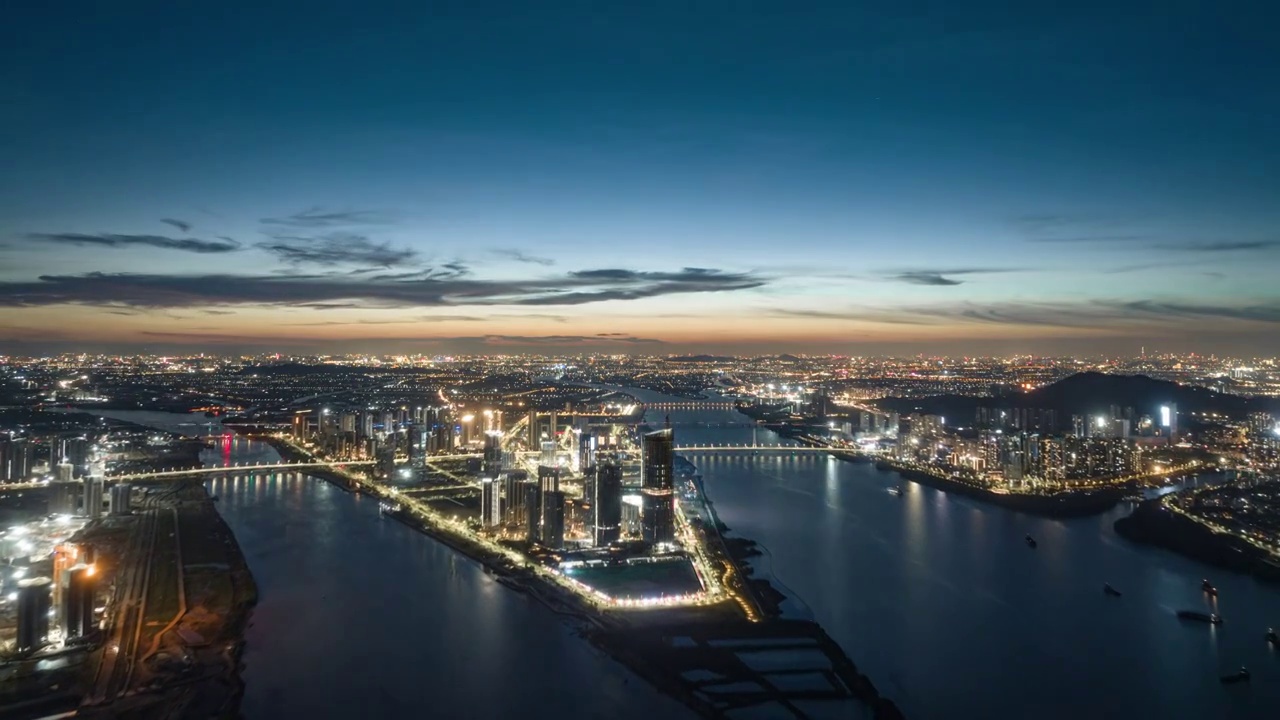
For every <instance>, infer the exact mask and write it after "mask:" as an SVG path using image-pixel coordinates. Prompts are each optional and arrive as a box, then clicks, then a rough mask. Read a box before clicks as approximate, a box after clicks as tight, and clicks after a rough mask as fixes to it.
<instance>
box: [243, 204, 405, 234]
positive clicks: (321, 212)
mask: <svg viewBox="0 0 1280 720" xmlns="http://www.w3.org/2000/svg"><path fill="white" fill-rule="evenodd" d="M260 222H261V223H262V224H263V225H276V226H281V227H290V228H312V229H315V228H335V227H351V226H354V225H391V224H393V223H394V222H395V219H394V218H392V217H391V216H390V215H388V214H387V213H382V212H378V211H376V210H346V211H326V210H325V209H324V208H320V207H313V208H310V209H308V210H303V211H302V212H299V213H294V214H293V215H285V216H283V217H266V218H262V219H261V220H260Z"/></svg>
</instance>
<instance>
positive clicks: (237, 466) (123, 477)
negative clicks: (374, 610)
mask: <svg viewBox="0 0 1280 720" xmlns="http://www.w3.org/2000/svg"><path fill="white" fill-rule="evenodd" d="M476 457H480V455H479V454H478V453H466V454H462V455H431V456H428V457H427V458H426V461H425V463H426V464H427V465H431V464H432V463H436V462H442V461H445V460H468V459H471V458H476ZM375 463H377V460H328V461H322V460H314V461H308V462H302V461H299V462H278V463H233V464H231V465H208V466H205V467H195V468H179V469H173V470H152V471H148V472H136V473H123V474H120V475H109V476H107V477H105V478H103V479H104V480H109V481H112V482H126V481H130V480H162V479H165V478H176V477H187V476H192V475H216V474H221V473H234V472H243V473H255V472H268V471H292V470H307V469H311V468H336V469H339V470H341V469H343V468H348V467H359V466H368V465H373V464H375ZM5 487H7V486H5Z"/></svg>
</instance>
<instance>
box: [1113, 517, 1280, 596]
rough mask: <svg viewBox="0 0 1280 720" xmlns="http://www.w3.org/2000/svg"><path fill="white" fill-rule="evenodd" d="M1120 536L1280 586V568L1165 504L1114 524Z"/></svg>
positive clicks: (1232, 538) (1243, 542) (1260, 552)
mask: <svg viewBox="0 0 1280 720" xmlns="http://www.w3.org/2000/svg"><path fill="white" fill-rule="evenodd" d="M1114 528H1115V531H1116V533H1117V534H1118V535H1120V536H1121V537H1123V538H1125V539H1126V540H1130V541H1132V542H1136V543H1141V544H1144V545H1153V546H1156V547H1161V548H1164V549H1166V550H1171V551H1173V552H1175V553H1178V554H1180V555H1183V556H1186V557H1189V558H1191V559H1193V560H1198V561H1200V562H1203V563H1207V564H1209V565H1214V566H1216V567H1221V568H1225V569H1228V570H1232V571H1235V572H1238V573H1242V574H1246V575H1250V576H1253V577H1255V578H1258V579H1259V580H1264V581H1266V582H1271V583H1280V565H1276V564H1275V563H1273V562H1271V561H1270V560H1268V559H1267V558H1266V557H1264V556H1263V555H1262V551H1260V550H1258V549H1257V548H1255V547H1253V546H1252V545H1250V544H1249V543H1247V542H1245V541H1244V540H1241V539H1240V538H1236V537H1233V536H1231V535H1226V534H1223V533H1216V532H1214V531H1212V530H1210V529H1209V528H1207V527H1205V526H1204V525H1201V524H1200V523H1198V522H1196V521H1194V520H1192V519H1190V518H1187V517H1183V516H1182V515H1179V514H1178V513H1175V512H1172V511H1170V510H1169V509H1167V508H1166V507H1165V506H1164V503H1163V502H1162V501H1161V500H1148V501H1146V502H1143V503H1141V504H1139V505H1138V507H1137V508H1135V509H1134V511H1133V513H1132V514H1130V515H1129V516H1128V517H1123V518H1120V519H1119V520H1116V521H1115V523H1114Z"/></svg>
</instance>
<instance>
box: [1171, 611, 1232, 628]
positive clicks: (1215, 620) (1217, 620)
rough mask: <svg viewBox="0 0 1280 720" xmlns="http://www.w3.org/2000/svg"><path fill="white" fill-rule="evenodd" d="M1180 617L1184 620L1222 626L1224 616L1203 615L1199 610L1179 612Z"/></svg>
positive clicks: (1214, 614) (1215, 614)
mask: <svg viewBox="0 0 1280 720" xmlns="http://www.w3.org/2000/svg"><path fill="white" fill-rule="evenodd" d="M1178 617H1179V618H1181V619H1183V620H1198V621H1200V622H1207V623H1212V624H1214V625H1221V624H1222V616H1221V615H1219V614H1217V613H1203V612H1200V611H1199V610H1179V611H1178Z"/></svg>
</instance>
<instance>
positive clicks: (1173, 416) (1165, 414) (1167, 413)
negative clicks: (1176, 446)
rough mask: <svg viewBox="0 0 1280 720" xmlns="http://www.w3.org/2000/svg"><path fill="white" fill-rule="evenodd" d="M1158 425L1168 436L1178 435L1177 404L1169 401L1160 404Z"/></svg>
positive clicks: (1174, 436)
mask: <svg viewBox="0 0 1280 720" xmlns="http://www.w3.org/2000/svg"><path fill="white" fill-rule="evenodd" d="M1160 427H1161V428H1162V429H1163V430H1164V431H1165V434H1166V435H1168V436H1169V437H1170V438H1176V437H1177V436H1178V406H1177V405H1175V404H1173V403H1169V404H1168V405H1161V406H1160Z"/></svg>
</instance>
